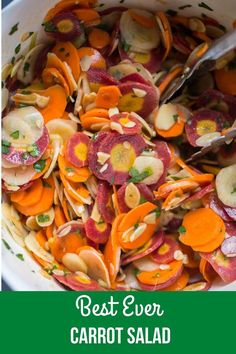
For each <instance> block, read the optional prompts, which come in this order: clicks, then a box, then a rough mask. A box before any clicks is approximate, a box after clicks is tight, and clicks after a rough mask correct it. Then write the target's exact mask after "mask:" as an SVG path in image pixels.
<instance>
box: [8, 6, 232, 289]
mask: <svg viewBox="0 0 236 354" xmlns="http://www.w3.org/2000/svg"><path fill="white" fill-rule="evenodd" d="M56 2H57V1H55V0H15V1H13V2H12V3H11V4H10V5H8V6H7V7H6V8H5V9H4V10H3V12H2V14H3V16H2V19H3V21H2V39H3V40H2V46H3V53H2V64H5V63H7V62H8V61H9V60H10V59H11V57H12V56H13V55H14V49H15V47H16V46H17V44H19V42H20V36H21V35H22V33H24V32H27V31H36V30H39V29H40V25H41V23H42V20H43V16H44V15H45V13H46V11H47V10H48V9H49V8H50V7H51V6H52V5H53V4H55V3H56ZM104 2H105V1H100V3H104ZM105 3H106V7H109V6H120V3H119V1H118V0H116V1H114V0H110V1H109V0H107V1H106V2H105ZM198 3H200V1H194V0H190V1H189V0H188V1H186V0H184V1H178V0H176V1H175V2H174V4H173V0H170V1H165V0H159V1H158V0H149V1H144V0H126V1H125V3H124V6H133V7H137V8H144V9H151V10H157V9H158V10H167V9H172V10H177V11H178V12H179V13H181V11H179V10H178V7H179V6H181V5H186V4H192V5H193V7H192V8H187V9H185V10H183V11H182V14H185V15H197V14H201V13H205V14H206V15H209V16H211V17H215V18H216V19H217V20H218V21H219V22H221V23H222V24H224V25H226V26H229V27H230V26H231V24H232V22H233V20H234V19H235V14H236V1H235V0H224V2H223V3H222V1H221V0H207V1H206V3H207V4H208V5H209V6H210V7H212V8H213V9H214V12H212V11H208V10H206V9H204V8H199V7H198ZM104 8H105V6H104ZM17 22H19V30H18V31H17V32H15V33H14V34H13V35H12V36H9V35H8V33H9V31H10V29H11V27H12V26H13V25H14V24H16V23H17ZM2 236H3V238H4V239H5V240H6V241H7V242H8V243H9V245H10V246H11V249H12V252H13V253H11V251H9V250H7V249H6V247H5V246H4V245H3V244H2V274H3V278H4V280H5V281H6V282H7V284H8V285H9V286H10V287H11V289H13V290H18V291H19V290H21V291H22V290H62V288H61V287H60V286H59V285H58V284H57V283H56V282H54V281H53V280H48V279H46V278H45V277H44V276H42V275H41V274H40V272H39V270H40V267H39V265H38V264H37V263H36V262H34V261H33V259H32V258H31V257H30V255H29V254H28V253H27V251H26V250H24V249H22V248H21V247H19V246H18V245H17V244H16V243H15V242H14V241H13V240H12V238H11V236H9V235H8V234H6V233H4V232H3V235H2ZM17 253H22V254H23V255H24V258H25V261H24V262H23V261H21V260H20V259H18V258H17V257H16V255H15V254H17ZM211 290H236V282H234V283H231V284H228V285H224V284H215V285H214V286H213V287H212V289H211Z"/></svg>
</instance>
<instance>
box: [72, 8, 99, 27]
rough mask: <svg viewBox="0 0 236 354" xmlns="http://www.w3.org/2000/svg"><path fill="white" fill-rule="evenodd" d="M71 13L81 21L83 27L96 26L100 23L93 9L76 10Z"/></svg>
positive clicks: (97, 14)
mask: <svg viewBox="0 0 236 354" xmlns="http://www.w3.org/2000/svg"><path fill="white" fill-rule="evenodd" d="M73 13H74V14H75V16H76V17H77V18H78V20H80V21H83V23H84V25H85V27H88V26H91V25H93V26H94V25H98V24H99V23H100V22H101V17H100V15H99V13H98V12H97V11H96V10H94V9H76V10H73Z"/></svg>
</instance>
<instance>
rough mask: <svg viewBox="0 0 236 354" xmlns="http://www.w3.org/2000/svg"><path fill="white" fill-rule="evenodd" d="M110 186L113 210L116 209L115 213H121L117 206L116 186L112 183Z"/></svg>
mask: <svg viewBox="0 0 236 354" xmlns="http://www.w3.org/2000/svg"><path fill="white" fill-rule="evenodd" d="M112 188H113V192H114V200H113V203H114V208H115V211H116V213H117V214H121V211H120V207H119V203H118V196H117V189H116V186H115V185H114V184H113V185H112Z"/></svg>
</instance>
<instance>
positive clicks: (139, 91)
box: [133, 88, 147, 98]
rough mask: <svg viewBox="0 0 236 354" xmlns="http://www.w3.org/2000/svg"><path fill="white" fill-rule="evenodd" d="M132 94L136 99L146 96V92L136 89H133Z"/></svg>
mask: <svg viewBox="0 0 236 354" xmlns="http://www.w3.org/2000/svg"><path fill="white" fill-rule="evenodd" d="M133 93H134V94H135V96H137V97H140V98H142V97H145V96H146V95H147V92H146V91H144V90H141V89H138V88H133Z"/></svg>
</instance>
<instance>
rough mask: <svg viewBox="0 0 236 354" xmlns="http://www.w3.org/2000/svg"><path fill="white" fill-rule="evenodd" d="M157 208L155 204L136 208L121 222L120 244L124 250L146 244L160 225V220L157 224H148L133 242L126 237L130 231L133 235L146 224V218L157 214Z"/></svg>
mask: <svg viewBox="0 0 236 354" xmlns="http://www.w3.org/2000/svg"><path fill="white" fill-rule="evenodd" d="M156 209H157V206H156V205H155V204H152V203H149V202H146V203H144V204H141V205H139V206H137V207H136V208H134V209H132V210H130V211H129V212H128V213H127V214H126V215H125V216H124V218H123V220H122V221H121V223H120V225H119V227H118V233H119V242H120V245H121V247H122V248H124V249H134V248H138V247H141V246H142V245H143V244H144V243H146V242H147V241H148V240H149V239H150V238H151V237H152V235H153V233H154V231H155V229H156V228H157V226H158V224H159V219H158V218H155V223H153V224H146V226H145V229H144V231H143V232H142V233H141V235H140V236H138V237H137V238H135V239H134V240H132V239H131V238H130V237H129V233H128V235H127V236H128V239H127V238H126V237H125V235H126V233H127V232H128V231H129V230H130V233H133V231H135V229H137V228H138V227H139V226H140V224H145V221H143V220H144V219H145V216H147V215H148V214H150V213H151V212H155V210H156Z"/></svg>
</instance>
